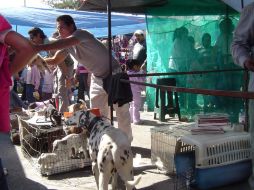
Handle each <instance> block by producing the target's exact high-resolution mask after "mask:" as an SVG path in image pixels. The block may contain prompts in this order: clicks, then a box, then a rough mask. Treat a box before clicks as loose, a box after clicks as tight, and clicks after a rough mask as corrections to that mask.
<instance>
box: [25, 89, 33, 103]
mask: <svg viewBox="0 0 254 190" xmlns="http://www.w3.org/2000/svg"><path fill="white" fill-rule="evenodd" d="M33 93H34V85H32V84H26V99H27V101H28V103H33V102H35V98H34V96H33Z"/></svg>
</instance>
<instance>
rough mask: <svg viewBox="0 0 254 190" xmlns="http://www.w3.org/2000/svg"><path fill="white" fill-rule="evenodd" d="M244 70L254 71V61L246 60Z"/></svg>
mask: <svg viewBox="0 0 254 190" xmlns="http://www.w3.org/2000/svg"><path fill="white" fill-rule="evenodd" d="M244 68H246V69H248V70H250V71H254V60H253V59H250V58H249V59H246V61H245V62H244Z"/></svg>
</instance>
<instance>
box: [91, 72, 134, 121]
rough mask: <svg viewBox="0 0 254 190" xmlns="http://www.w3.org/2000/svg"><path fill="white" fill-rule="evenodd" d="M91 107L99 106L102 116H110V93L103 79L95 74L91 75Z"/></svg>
mask: <svg viewBox="0 0 254 190" xmlns="http://www.w3.org/2000/svg"><path fill="white" fill-rule="evenodd" d="M90 107H91V108H99V109H100V113H101V115H102V116H105V117H108V116H109V115H108V114H109V107H108V95H107V93H106V91H105V90H104V89H103V81H102V79H100V78H98V77H95V76H94V75H92V76H91V85H90ZM128 112H129V109H128Z"/></svg>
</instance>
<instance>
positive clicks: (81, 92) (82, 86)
mask: <svg viewBox="0 0 254 190" xmlns="http://www.w3.org/2000/svg"><path fill="white" fill-rule="evenodd" d="M78 81H79V86H78V100H79V99H82V100H85V91H86V92H87V94H88V96H89V85H88V73H80V74H79V75H78Z"/></svg>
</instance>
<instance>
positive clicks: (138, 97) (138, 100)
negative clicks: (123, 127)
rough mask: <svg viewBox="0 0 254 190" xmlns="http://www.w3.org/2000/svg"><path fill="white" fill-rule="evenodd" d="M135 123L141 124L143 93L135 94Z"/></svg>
mask: <svg viewBox="0 0 254 190" xmlns="http://www.w3.org/2000/svg"><path fill="white" fill-rule="evenodd" d="M132 94H133V102H134V105H133V123H134V124H139V123H140V112H139V111H140V109H141V92H133V93H132Z"/></svg>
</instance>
